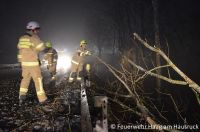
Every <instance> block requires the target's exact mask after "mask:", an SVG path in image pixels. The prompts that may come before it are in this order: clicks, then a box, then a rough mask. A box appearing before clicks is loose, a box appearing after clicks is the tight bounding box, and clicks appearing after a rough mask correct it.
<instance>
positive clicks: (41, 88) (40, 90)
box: [37, 78, 45, 95]
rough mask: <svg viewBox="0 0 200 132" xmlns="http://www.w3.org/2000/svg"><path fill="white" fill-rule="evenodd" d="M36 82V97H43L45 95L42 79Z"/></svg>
mask: <svg viewBox="0 0 200 132" xmlns="http://www.w3.org/2000/svg"><path fill="white" fill-rule="evenodd" d="M38 82H39V91H37V95H43V94H45V92H44V89H43V85H42V78H38Z"/></svg>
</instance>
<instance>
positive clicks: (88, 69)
mask: <svg viewBox="0 0 200 132" xmlns="http://www.w3.org/2000/svg"><path fill="white" fill-rule="evenodd" d="M86 70H87V71H88V72H89V71H90V64H86Z"/></svg>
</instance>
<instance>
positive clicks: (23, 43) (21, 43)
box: [19, 41, 32, 46]
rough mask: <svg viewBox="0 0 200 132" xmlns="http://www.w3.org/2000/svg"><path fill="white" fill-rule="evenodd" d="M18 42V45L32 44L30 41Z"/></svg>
mask: <svg viewBox="0 0 200 132" xmlns="http://www.w3.org/2000/svg"><path fill="white" fill-rule="evenodd" d="M19 44H20V45H30V46H31V45H32V43H30V42H24V41H19Z"/></svg>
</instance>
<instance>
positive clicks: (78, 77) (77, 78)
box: [76, 72, 82, 81]
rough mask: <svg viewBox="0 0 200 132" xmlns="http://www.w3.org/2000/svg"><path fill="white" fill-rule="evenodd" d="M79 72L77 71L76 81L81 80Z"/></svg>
mask: <svg viewBox="0 0 200 132" xmlns="http://www.w3.org/2000/svg"><path fill="white" fill-rule="evenodd" d="M79 74H80V72H77V77H76V80H77V81H81V79H82V78H81V77H80V75H79Z"/></svg>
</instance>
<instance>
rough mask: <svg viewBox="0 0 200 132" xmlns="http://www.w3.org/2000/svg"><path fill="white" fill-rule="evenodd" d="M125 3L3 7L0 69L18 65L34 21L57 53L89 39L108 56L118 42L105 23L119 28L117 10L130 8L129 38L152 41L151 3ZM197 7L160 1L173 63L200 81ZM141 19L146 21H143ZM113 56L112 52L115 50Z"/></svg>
mask: <svg viewBox="0 0 200 132" xmlns="http://www.w3.org/2000/svg"><path fill="white" fill-rule="evenodd" d="M120 2H121V1H114V0H110V1H105V0H103V1H100V0H84V1H81V0H75V1H72V0H68V1H65V0H58V1H54V0H48V1H47V0H44V1H39V0H38V1H36V0H29V1H26V0H20V1H12V0H3V1H1V5H0V17H1V21H0V25H1V32H0V41H1V48H0V56H1V62H0V63H2V64H4V63H16V61H17V60H16V54H17V48H16V45H17V41H18V38H19V37H20V35H22V34H23V33H24V32H25V25H26V23H27V22H29V21H31V20H35V21H38V22H39V23H40V25H41V28H42V30H41V32H40V36H41V38H42V40H44V41H52V42H53V44H54V46H55V47H56V48H58V49H63V48H64V49H67V50H69V51H70V50H72V51H73V49H74V48H76V47H77V44H78V43H79V41H80V40H81V39H85V38H87V39H88V41H91V42H94V43H92V45H97V46H98V43H105V44H104V48H105V47H107V48H106V49H108V50H109V48H110V42H111V41H112V40H113V36H112V35H111V34H110V31H107V32H106V28H107V26H110V25H111V24H112V23H111V21H109V20H106V19H111V18H112V19H113V20H116V23H118V22H117V21H118V20H119V19H121V18H120V17H119V16H118V15H120V14H117V15H116V14H114V13H113V12H112V10H113V8H116V9H117V10H119V12H122V11H123V8H122V7H123V6H124V5H123V4H124V3H125V4H127V3H128V4H129V7H130V8H131V9H132V10H129V11H130V12H131V11H132V12H133V14H135V15H130V17H131V19H129V21H128V20H126V19H125V20H124V21H125V22H126V23H128V22H130V23H131V26H129V27H131V28H132V29H125V28H124V31H125V32H126V31H127V30H129V31H128V32H129V33H128V37H129V36H130V37H131V33H133V32H138V33H141V35H142V36H144V37H146V38H147V39H148V40H153V26H152V25H153V22H152V21H153V13H152V5H151V1H150V0H143V1H142V2H141V1H139V0H135V1H130V0H126V1H125V2H124V3H123V2H121V3H120ZM116 3H117V4H116ZM198 5H199V4H198V1H197V0H193V1H180V0H178V1H174V0H162V1H159V6H158V7H159V9H158V11H159V24H160V34H161V38H162V37H163V40H165V39H167V40H168V43H169V47H170V57H171V58H172V60H177V61H178V62H177V63H176V64H177V65H178V66H180V67H181V68H182V69H183V70H184V71H185V72H186V73H188V74H189V75H192V76H194V77H195V78H197V76H198V72H197V71H198V68H199V67H200V59H199V56H200V52H199V50H200V44H199V43H200V39H199V34H200V19H199V18H200V16H199V12H200V11H199V10H200V9H199V6H198ZM118 6H119V7H118ZM138 16H139V17H138ZM134 17H135V18H134ZM140 17H141V18H142V17H143V18H142V19H141V20H139V19H138V18H140ZM103 19H105V20H103ZM101 21H102V22H101ZM137 21H138V22H137ZM122 24H123V23H122ZM138 24H139V25H142V26H141V28H142V29H141V31H139V29H138V28H137V26H138ZM124 25H125V24H124ZM99 27H101V29H104V28H105V31H104V30H103V31H98V28H99ZM97 31H98V32H97ZM95 35H96V36H102V35H104V36H109V37H110V38H106V42H100V41H98V40H97V39H96V40H94V39H95V38H97V37H96V36H95ZM99 38H100V37H99ZM129 39H130V38H129ZM95 41H97V43H95ZM110 50H112V49H111V48H110ZM191 69H192V70H191ZM196 81H197V82H198V81H199V80H196Z"/></svg>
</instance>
